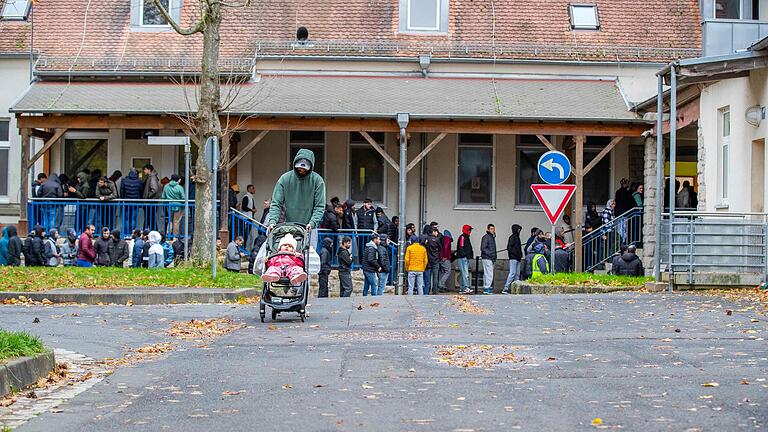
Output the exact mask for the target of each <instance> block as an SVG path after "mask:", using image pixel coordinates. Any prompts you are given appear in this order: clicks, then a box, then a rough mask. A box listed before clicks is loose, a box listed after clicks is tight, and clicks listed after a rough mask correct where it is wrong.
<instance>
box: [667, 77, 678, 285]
mask: <svg viewBox="0 0 768 432" xmlns="http://www.w3.org/2000/svg"><path fill="white" fill-rule="evenodd" d="M669 80H670V86H671V88H670V92H669V290H670V291H672V289H673V287H674V276H675V272H674V267H673V266H672V264H673V263H672V256H673V254H672V252H673V249H674V248H673V246H672V241H673V240H674V224H673V222H674V220H675V198H676V196H675V195H676V192H677V188H676V187H675V179H676V175H677V173H676V172H675V171H676V168H677V167H676V165H677V66H676V65H675V64H673V65H672V68H671V73H670V75H669Z"/></svg>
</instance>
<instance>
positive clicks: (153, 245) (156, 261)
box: [149, 231, 165, 268]
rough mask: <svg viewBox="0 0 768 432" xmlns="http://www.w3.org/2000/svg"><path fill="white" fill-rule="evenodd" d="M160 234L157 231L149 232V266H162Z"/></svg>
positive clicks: (163, 259)
mask: <svg viewBox="0 0 768 432" xmlns="http://www.w3.org/2000/svg"><path fill="white" fill-rule="evenodd" d="M161 242H162V236H161V235H160V233H159V232H157V231H150V233H149V244H150V246H149V268H164V265H163V262H164V261H165V258H164V256H163V246H162V244H161Z"/></svg>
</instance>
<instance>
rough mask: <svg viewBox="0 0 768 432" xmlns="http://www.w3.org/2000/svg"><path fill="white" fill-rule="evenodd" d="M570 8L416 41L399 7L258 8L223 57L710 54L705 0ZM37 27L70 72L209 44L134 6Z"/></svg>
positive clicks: (230, 27)
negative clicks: (147, 18) (581, 14)
mask: <svg viewBox="0 0 768 432" xmlns="http://www.w3.org/2000/svg"><path fill="white" fill-rule="evenodd" d="M196 3H197V2H195V1H190V0H185V1H184V10H183V13H182V24H183V25H188V24H189V23H190V22H191V18H192V16H193V13H194V11H193V8H194V7H195V5H196ZM568 3H569V1H568V0H537V1H531V0H504V1H500V0H450V6H449V32H448V33H447V34H446V35H439V36H414V35H404V34H399V33H398V26H397V22H398V21H397V20H398V0H323V1H316V2H311V1H305V0H260V1H253V2H252V6H250V7H246V8H240V9H227V10H226V12H225V13H226V15H225V21H224V23H223V25H222V32H221V42H222V45H221V55H222V57H230V58H253V57H254V55H255V54H257V53H258V54H259V55H266V54H274V55H284V54H308V55H309V54H311V55H328V54H335V55H339V54H343V55H365V56H370V55H387V56H398V55H400V56H405V55H407V56H413V55H414V53H428V52H431V53H433V55H434V56H443V57H447V56H451V57H485V58H491V57H494V56H495V57H496V58H523V59H531V58H533V59H559V60H597V61H615V60H617V59H619V60H621V61H629V62H631V61H663V62H666V61H669V60H670V59H672V58H676V57H691V56H696V55H697V54H698V49H699V48H700V46H701V31H700V25H699V11H698V2H697V0H675V1H670V0H645V1H638V0H594V3H596V4H597V6H598V10H599V16H600V24H601V28H600V30H599V31H572V30H571V29H570V25H569V15H568ZM34 17H35V42H34V45H35V49H38V50H40V51H41V53H42V56H43V58H52V57H57V58H59V59H66V60H62V61H61V62H63V63H65V64H67V62H68V66H67V68H71V67H72V63H73V59H74V58H75V57H77V58H79V61H78V64H77V65H75V66H74V68H73V69H90V68H91V67H92V66H89V65H91V64H93V63H95V60H97V59H105V58H109V59H112V63H116V64H120V63H125V64H129V63H130V61H132V60H135V59H140V58H168V57H191V58H199V56H200V51H201V46H202V38H201V36H200V35H195V36H190V37H184V36H180V35H177V34H175V33H172V32H160V33H157V32H138V31H132V30H131V25H130V0H100V1H94V2H86V1H75V0H55V1H53V0H41V1H39V2H38V3H37V4H36V5H35V15H34ZM14 25H16V24H15V23H8V22H3V23H0V47H2V46H6V45H9V44H10V45H14V43H15V42H14V40H15V39H18V38H17V37H16V36H13V35H12V34H11V33H8V32H6V31H5V29H6V27H12V26H14ZM297 26H306V27H307V28H308V29H309V32H310V39H311V40H313V41H314V42H315V48H314V49H302V50H294V49H293V48H292V47H291V46H290V41H292V40H293V39H294V35H295V31H296V28H297ZM333 42H336V43H333ZM257 50H258V52H257ZM686 50H688V51H686ZM61 62H60V63H61ZM55 63H56V62H51V64H55ZM106 69H108V68H106ZM118 69H119V68H118Z"/></svg>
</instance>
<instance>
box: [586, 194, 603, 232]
mask: <svg viewBox="0 0 768 432" xmlns="http://www.w3.org/2000/svg"><path fill="white" fill-rule="evenodd" d="M602 224H603V218H602V217H600V213H598V212H597V204H595V203H594V202H592V201H590V202H588V203H587V215H586V216H585V217H584V225H589V226H591V227H592V228H594V229H597V228H600V225H602Z"/></svg>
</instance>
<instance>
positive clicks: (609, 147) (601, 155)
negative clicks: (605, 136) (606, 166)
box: [584, 137, 624, 175]
mask: <svg viewBox="0 0 768 432" xmlns="http://www.w3.org/2000/svg"><path fill="white" fill-rule="evenodd" d="M623 139H624V137H614V138H613V139H612V140H611V142H609V143H608V145H607V146H605V148H604V149H602V150H600V153H598V154H597V156H595V158H594V159H592V162H590V163H589V164H587V166H586V167H584V175H587V174H589V171H590V170H592V168H594V167H595V165H597V164H598V163H600V161H601V160H603V158H604V157H605V155H607V154H608V153H610V151H611V150H613V148H614V147H616V144H618V143H620V142H621V140H623Z"/></svg>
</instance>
